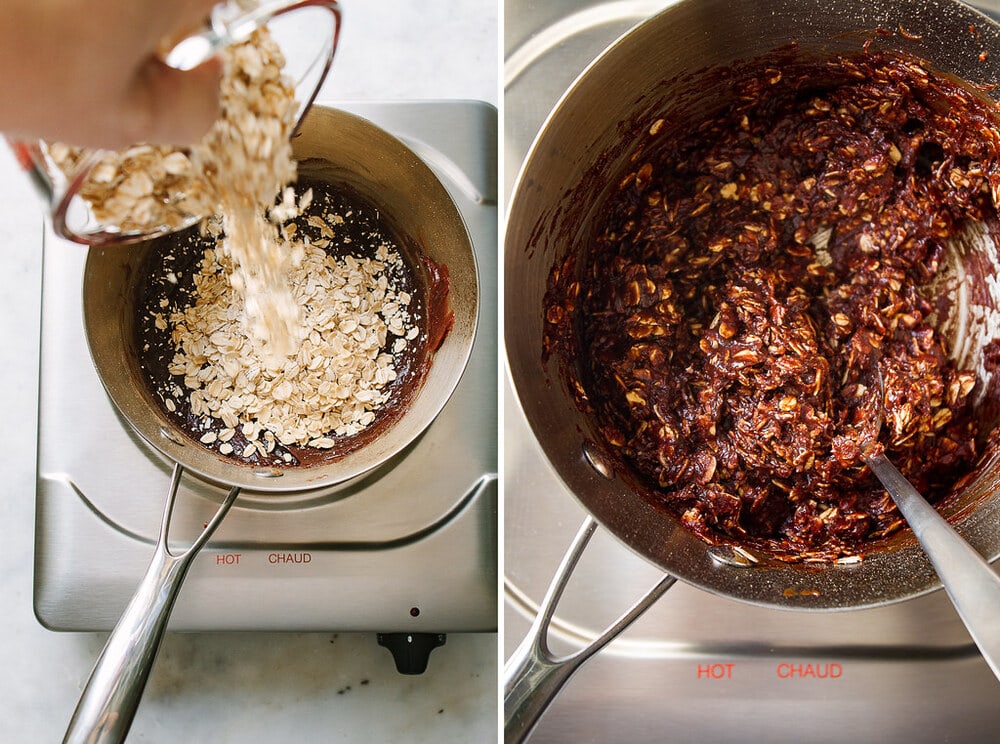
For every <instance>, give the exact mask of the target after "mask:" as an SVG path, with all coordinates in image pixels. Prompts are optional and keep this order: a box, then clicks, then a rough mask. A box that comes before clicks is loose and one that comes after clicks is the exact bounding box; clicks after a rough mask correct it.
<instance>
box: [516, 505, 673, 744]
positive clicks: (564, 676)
mask: <svg viewBox="0 0 1000 744" xmlns="http://www.w3.org/2000/svg"><path fill="white" fill-rule="evenodd" d="M596 530H597V521H596V520H595V519H594V518H593V517H589V516H588V517H587V518H586V520H584V523H583V525H582V526H581V527H580V530H579V531H578V532H577V534H576V538H574V540H573V543H572V544H571V545H570V547H569V549H568V550H567V551H566V554H565V555H564V556H563V559H562V562H561V563H560V564H559V568H558V569H557V570H556V573H555V576H553V577H552V582H551V583H550V584H549V588H548V591H547V592H546V593H545V598H544V599H543V600H542V604H541V606H540V607H539V608H538V614H537V615H536V617H535V621H534V622H533V623H532V625H531V629H530V630H529V631H528V635H527V636H526V637H525V639H524V640H523V641H522V642H521V645H520V646H518V648H517V650H516V651H514V653H513V654H511V657H510V659H508V660H507V664H506V665H505V667H504V741H505V742H507V743H508V744H513V743H515V742H521V741H524V740H525V739H526V738H527V737H528V735H529V734H530V733H531V731H532V729H534V727H535V724H537V723H538V719H539V718H541V716H542V714H543V713H544V712H545V710H546V709H547V708H548V707H549V705H550V704H551V703H552V701H553V700H555V698H556V696H557V695H558V694H559V692H560V690H562V688H563V685H565V684H566V682H567V681H569V678H570V677H572V676H573V674H574V673H575V672H576V671H577V669H579V668H580V667H581V666H583V664H584V662H586V661H587V660H588V659H590V658H591V657H592V656H593V655H594V654H596V653H597V652H598V651H600V650H601V649H602V648H604V647H605V646H606V645H607V644H608V643H610V642H611V641H612V640H613V639H614V638H615V637H616V636H618V635H619V634H620V633H621V632H622V631H624V630H625V629H626V628H628V627H629V626H630V625H631V624H632V623H633V622H634V621H635V620H637V619H638V618H639V617H640V616H641V615H642V613H644V612H645V611H646V610H647V609H649V607H651V606H652V605H653V603H654V602H656V600H658V599H659V598H660V597H661V596H662V595H663V593H664V592H665V591H667V589H669V588H670V587H671V586H673V584H674V582H675V581H676V579H675V578H674V577H673V576H670V575H669V574H667V575H664V576H663V578H662V579H660V581H659V582H657V584H656V585H655V586H654V587H653V588H652V589H650V590H649V591H648V592H647V593H646V594H644V595H643V596H642V597H641V598H640V599H639V600H638V601H637V602H636V603H635V604H634V605H632V607H631V608H629V610H628V611H626V612H625V613H624V614H623V615H622V616H621V617H619V618H618V620H616V621H615V622H614V624H612V625H610V626H609V627H608V628H607V629H605V631H604V632H603V633H601V635H600V636H598V637H597V638H595V639H594V640H593V641H591V642H590V643H589V644H587V645H586V646H584V647H583V648H581V649H580V650H578V651H576V652H575V653H573V654H570V655H569V656H565V657H563V658H558V659H557V658H554V657H553V656H552V654H551V652H550V651H549V647H548V640H547V637H548V629H549V624H550V622H551V621H552V616H553V614H554V613H555V608H556V605H557V604H558V603H559V599H560V598H561V597H562V593H563V591H564V590H565V588H566V585H567V584H568V583H569V578H570V576H571V575H572V573H573V569H574V568H576V564H577V563H578V562H579V560H580V556H582V555H583V551H584V549H585V548H586V547H587V543H589V542H590V538H591V537H592V536H593V534H594V532H595V531H596Z"/></svg>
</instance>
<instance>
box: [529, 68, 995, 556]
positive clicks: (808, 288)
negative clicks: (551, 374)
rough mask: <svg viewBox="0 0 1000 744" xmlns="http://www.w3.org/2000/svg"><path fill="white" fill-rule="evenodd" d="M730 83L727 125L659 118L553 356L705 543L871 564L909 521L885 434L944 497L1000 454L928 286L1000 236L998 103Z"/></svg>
mask: <svg viewBox="0 0 1000 744" xmlns="http://www.w3.org/2000/svg"><path fill="white" fill-rule="evenodd" d="M731 75H732V78H733V83H732V85H733V93H734V95H733V104H732V105H731V106H730V107H729V108H728V109H727V110H725V111H724V112H722V113H721V114H720V115H719V116H717V117H715V118H711V119H709V120H706V121H704V122H702V123H701V124H700V125H699V126H697V127H694V128H693V130H692V128H690V127H688V128H686V129H683V130H682V131H680V132H678V131H677V130H678V127H677V126H676V125H674V124H673V122H671V121H670V120H669V119H667V120H660V121H656V122H650V126H649V130H648V137H644V138H643V142H642V143H640V144H641V145H642V146H641V147H640V148H639V150H638V151H639V152H640V153H642V154H641V156H640V158H639V159H637V160H635V162H634V165H633V167H634V168H635V170H634V171H633V172H631V173H629V174H627V175H626V177H625V178H624V179H623V180H622V181H621V182H620V184H619V189H618V193H617V195H616V196H614V197H612V199H611V202H610V206H609V208H608V210H607V212H606V215H605V218H604V222H603V224H604V225H605V227H604V229H603V232H602V234H601V235H600V237H599V239H598V240H597V243H596V245H594V246H592V247H591V248H590V249H589V250H588V251H585V252H584V253H583V255H581V256H580V257H579V258H578V257H576V256H571V257H569V258H567V259H566V261H565V262H564V263H562V264H560V265H559V266H557V267H555V268H554V270H553V272H552V276H551V278H550V286H549V293H548V296H547V299H546V321H547V323H546V329H547V333H546V342H545V343H546V353H557V354H560V355H561V356H562V357H563V358H564V359H565V361H567V362H569V363H570V364H569V366H570V367H571V368H572V369H574V370H576V372H574V374H578V376H579V379H578V380H576V382H577V383H580V384H582V388H581V390H582V392H581V393H580V395H579V399H580V400H581V403H582V405H584V406H586V407H587V408H588V409H589V410H592V411H593V413H594V414H595V415H596V417H597V420H598V422H599V429H600V431H601V432H602V434H603V436H604V438H605V439H606V442H607V443H608V444H609V445H610V446H611V447H612V448H613V450H614V451H616V452H617V453H618V454H619V455H620V457H621V459H622V460H623V461H624V462H625V463H626V464H627V465H628V467H629V468H630V469H631V470H632V471H633V473H634V474H635V477H636V479H637V480H638V481H639V482H640V485H641V486H642V487H643V490H645V491H647V492H648V493H649V497H650V498H652V499H653V500H655V502H657V503H659V504H662V505H663V506H664V507H666V508H667V509H669V510H670V511H671V512H673V513H674V514H676V515H677V516H678V517H679V518H680V519H681V521H682V522H683V523H684V524H685V525H686V526H687V527H688V528H690V529H691V530H692V531H694V532H695V533H696V534H698V535H699V536H700V537H702V538H703V539H705V540H706V541H709V542H727V543H735V544H738V545H741V546H744V547H747V548H750V549H757V550H763V551H765V552H767V553H769V554H771V555H773V556H775V557H777V558H779V559H782V560H791V561H794V560H803V559H804V560H833V559H837V558H840V557H844V556H853V555H859V554H862V553H863V552H864V550H865V546H866V543H868V542H869V541H871V540H874V539H876V538H878V537H881V536H883V535H885V534H887V533H889V532H891V531H894V530H896V529H898V528H899V526H900V525H901V518H900V516H899V514H898V512H897V511H896V509H895V507H894V505H893V504H892V502H891V500H890V499H889V497H888V495H887V494H886V493H885V491H884V490H883V489H882V488H881V486H880V485H878V483H877V481H875V479H874V477H873V476H872V475H871V474H870V472H869V471H868V469H867V467H866V466H865V465H864V462H863V460H862V457H861V445H862V444H864V443H865V441H866V440H867V439H868V438H869V437H870V436H871V434H872V432H873V429H874V422H876V421H877V420H878V418H879V416H880V415H881V417H882V420H883V423H882V426H881V430H880V434H879V436H878V441H879V442H880V445H881V446H884V448H885V450H886V452H887V453H888V456H889V458H890V459H891V460H892V461H893V462H895V463H896V464H897V465H898V466H899V468H900V469H901V470H902V472H903V473H904V474H905V475H906V476H907V477H908V478H909V479H910V480H911V481H912V482H913V483H914V485H915V486H916V487H917V488H918V489H919V490H921V491H922V492H923V493H925V494H927V495H928V496H929V497H930V498H931V499H932V500H933V499H939V498H941V497H943V496H944V495H945V494H947V493H948V492H949V490H950V489H952V488H954V487H955V486H956V483H957V482H959V481H960V479H962V477H963V476H965V475H966V474H967V473H969V472H970V471H971V469H972V468H973V466H974V464H975V460H976V457H977V444H976V442H977V437H979V438H980V441H981V439H982V438H985V435H986V434H988V432H979V431H978V429H977V419H976V417H975V416H973V411H972V410H971V405H970V403H969V396H970V393H971V392H972V390H973V387H974V384H975V381H976V377H975V374H974V373H973V372H972V371H971V370H960V369H956V367H955V365H954V363H953V362H952V361H950V359H949V356H948V352H949V350H948V349H947V348H946V342H945V340H944V338H943V337H942V335H941V334H940V333H939V332H938V331H937V330H936V329H935V327H934V319H935V312H936V310H938V309H939V300H940V298H939V297H937V296H935V291H936V290H935V289H934V284H933V282H934V279H935V277H936V275H937V274H938V272H939V269H940V264H941V261H942V258H943V256H944V251H945V247H946V243H947V241H948V240H949V238H951V237H953V236H954V235H956V233H958V231H960V230H961V229H962V227H963V225H965V224H966V221H968V220H977V221H981V222H984V223H986V224H987V225H990V226H995V225H996V224H997V221H996V207H995V204H996V200H997V196H998V195H1000V157H998V155H1000V149H998V143H1000V133H998V129H997V126H996V123H995V120H994V111H993V109H992V107H991V105H990V104H989V103H986V102H984V101H983V100H982V99H981V98H979V97H978V96H977V95H975V94H973V93H971V92H969V91H968V90H967V89H965V88H964V87H960V86H959V85H957V84H955V83H953V82H951V81H949V80H946V79H944V78H943V77H940V76H937V75H934V74H931V73H929V72H928V71H927V70H926V69H925V68H924V67H923V66H921V65H920V64H918V63H916V62H915V61H913V60H909V59H900V58H896V57H892V56H886V55H877V54H865V55H859V56H857V57H855V58H851V59H836V60H830V61H813V62H801V61H799V62H785V63H782V64H781V65H780V66H777V65H775V64H774V60H771V61H770V62H765V63H755V64H750V65H747V66H745V67H743V68H741V69H737V70H732V71H731ZM876 366H877V368H878V369H877V371H876V369H875V367H876ZM880 378H881V383H880ZM880 385H881V386H883V387H884V406H883V405H881V404H880V396H879V387H880ZM880 408H881V409H882V410H880Z"/></svg>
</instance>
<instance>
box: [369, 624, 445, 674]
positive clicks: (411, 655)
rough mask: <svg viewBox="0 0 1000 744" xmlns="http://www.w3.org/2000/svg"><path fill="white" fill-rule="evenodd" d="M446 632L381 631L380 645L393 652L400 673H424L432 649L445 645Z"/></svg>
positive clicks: (379, 636)
mask: <svg viewBox="0 0 1000 744" xmlns="http://www.w3.org/2000/svg"><path fill="white" fill-rule="evenodd" d="M444 640H445V634H444V633H379V634H378V645H380V646H385V647H386V648H387V649H389V651H391V652H392V658H393V659H395V661H396V671H397V672H399V673H400V674H423V673H424V672H425V671H426V670H427V660H428V659H429V658H430V655H431V651H433V650H434V649H436V648H437V647H438V646H443V645H444Z"/></svg>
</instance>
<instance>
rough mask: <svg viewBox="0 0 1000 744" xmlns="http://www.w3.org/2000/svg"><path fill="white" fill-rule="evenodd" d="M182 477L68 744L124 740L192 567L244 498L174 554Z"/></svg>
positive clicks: (92, 678)
mask: <svg viewBox="0 0 1000 744" xmlns="http://www.w3.org/2000/svg"><path fill="white" fill-rule="evenodd" d="M181 473H182V468H181V466H180V465H176V466H175V467H174V474H173V478H172V479H171V483H170V493H169V495H168V497H167V500H166V504H165V505H164V509H163V519H162V522H161V525H160V535H159V539H158V540H157V543H156V548H155V550H154V553H153V560H152V561H151V562H150V564H149V568H148V569H147V570H146V574H145V576H144V577H143V579H142V582H141V583H140V584H139V587H138V589H137V590H136V592H135V594H134V595H133V597H132V600H131V601H130V602H129V604H128V606H127V607H126V608H125V612H124V613H123V614H122V616H121V619H119V621H118V624H117V625H116V626H115V629H114V630H113V631H112V632H111V635H110V637H109V638H108V641H107V644H106V645H105V646H104V650H103V651H102V652H101V655H100V657H99V658H98V660H97V663H96V664H95V666H94V670H93V671H92V672H91V674H90V679H89V680H88V681H87V686H86V688H85V689H84V691H83V695H82V696H81V698H80V702H79V703H78V704H77V706H76V711H75V712H74V713H73V718H72V719H71V720H70V723H69V728H68V729H67V731H66V736H65V737H64V738H63V742H64V744H111V742H122V741H124V740H125V736H126V735H127V734H128V730H129V727H130V726H131V725H132V719H133V717H134V716H135V711H136V709H137V708H138V707H139V701H140V700H141V699H142V693H143V690H144V689H145V687H146V681H147V680H148V679H149V672H150V670H151V669H152V666H153V661H154V660H155V659H156V652H157V650H158V649H159V647H160V641H161V639H162V638H163V632H164V631H165V630H166V628H167V621H168V620H169V618H170V611H171V610H172V609H173V606H174V601H175V600H176V599H177V595H178V593H179V592H180V588H181V584H182V583H183V582H184V576H185V574H186V573H187V569H188V566H190V564H191V561H192V559H193V558H194V556H195V555H196V554H197V553H198V551H199V550H201V547H202V546H203V545H204V544H205V543H206V542H207V541H208V538H209V537H210V536H211V534H212V532H214V531H215V528H216V527H217V526H218V524H219V523H220V522H221V521H222V517H223V516H225V514H226V512H228V511H229V508H230V507H231V506H232V504H233V502H234V501H235V500H236V496H237V495H238V494H239V489H238V488H233V489H232V490H231V491H230V492H229V495H228V497H227V498H226V500H225V501H224V502H223V503H222V505H221V506H220V507H219V509H218V511H217V512H216V514H215V516H214V517H213V518H212V521H210V522H209V523H208V525H207V526H206V527H205V529H204V530H203V531H202V533H201V535H200V536H199V537H198V540H197V541H196V542H195V543H193V544H192V545H191V547H190V548H188V549H187V550H186V551H185V552H184V553H183V554H181V555H178V556H175V555H172V554H171V553H170V551H169V549H168V547H167V535H168V532H169V526H170V515H171V512H172V511H173V505H174V501H175V498H176V495H177V486H178V483H179V481H180V476H181Z"/></svg>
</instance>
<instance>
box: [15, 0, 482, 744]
mask: <svg viewBox="0 0 1000 744" xmlns="http://www.w3.org/2000/svg"><path fill="white" fill-rule="evenodd" d="M343 7H344V16H345V17H344V29H343V34H342V36H341V45H340V49H339V50H338V53H337V57H336V59H335V60H334V65H333V71H332V73H331V75H330V77H329V78H328V80H327V83H326V84H325V86H324V88H323V90H322V91H321V93H320V98H321V99H324V100H338V99H340V100H351V101H366V100H402V99H477V100H484V101H487V102H489V103H491V104H493V105H496V104H497V23H498V14H497V5H496V3H494V2H493V1H492V0H422V2H412V1H410V0H383V1H382V2H373V1H371V0H369V1H367V2H366V1H364V0H344V2H343ZM41 241H42V213H41V209H40V206H39V201H38V199H37V197H36V196H35V194H34V192H33V191H32V190H31V188H30V185H29V183H28V181H27V179H26V178H25V177H24V176H23V175H22V174H21V173H20V172H19V171H18V169H17V167H16V165H15V163H14V160H13V158H12V156H11V155H10V153H9V151H8V150H7V149H6V148H4V147H0V260H2V262H3V263H2V270H0V309H2V312H0V348H2V349H3V352H2V359H3V365H4V373H3V375H2V376H0V410H3V411H5V413H6V416H7V419H6V420H7V425H6V426H4V427H2V428H0V452H2V453H3V455H2V458H3V459H2V462H3V465H4V469H5V471H6V473H7V476H6V478H5V480H6V484H5V487H4V488H3V489H2V496H0V563H2V565H3V570H2V571H0V601H2V603H3V607H4V611H3V612H2V613H0V675H2V679H3V683H2V687H3V694H2V695H0V741H5V742H6V741H10V742H13V741H17V742H53V741H59V740H60V739H61V737H62V734H63V732H64V730H65V726H66V723H67V722H68V721H69V718H70V716H71V715H72V712H73V709H74V707H75V705H76V702H77V698H78V696H79V694H80V691H81V689H82V687H83V684H84V682H85V681H86V678H87V675H88V674H89V672H90V668H91V665H92V664H93V662H94V660H95V659H96V657H97V655H98V653H99V652H100V650H101V647H102V646H103V644H104V639H105V637H106V634H104V633H52V632H49V631H47V630H45V629H43V628H42V627H41V626H40V625H39V624H38V622H37V621H36V620H35V617H34V615H33V613H32V560H33V532H34V491H35V451H36V442H35V439H36V422H37V413H36V407H37V390H38V344H39V338H38V328H39V289H40V275H41V245H42V243H41ZM496 678H497V650H496V635H495V634H478V635H476V634H452V635H449V636H448V639H447V643H446V644H445V645H444V646H443V647H442V648H438V649H436V650H435V651H434V652H433V653H432V654H431V658H430V663H429V665H428V669H427V672H426V673H425V674H424V675H422V676H417V677H405V676H402V675H399V674H397V673H396V670H395V667H394V665H393V661H392V657H391V655H390V654H389V652H388V651H387V650H385V649H383V648H380V647H379V646H378V645H377V644H376V642H375V637H374V634H373V633H372V634H344V633H341V634H336V635H333V634H280V633H274V634H259V633H258V634H253V633H243V634H239V633H214V634H168V635H167V638H166V640H165V642H164V645H163V647H162V650H161V652H160V656H159V658H158V660H157V663H156V666H155V667H154V670H153V674H152V677H151V680H150V683H149V686H148V688H147V690H146V695H145V698H144V700H143V703H142V705H141V706H140V708H139V712H138V714H137V716H136V719H135V723H134V725H133V728H132V733H131V735H130V738H129V741H134V742H154V743H157V744H159V743H160V742H175V741H206V742H207V741H211V742H214V743H217V744H222V743H223V742H240V744H254V743H256V742H289V741H294V742H334V741H350V742H356V741H373V742H383V741H384V742H401V741H432V740H433V741H444V742H451V741H456V742H457V741H475V742H485V741H490V740H493V739H494V738H495V736H496V721H497V705H496Z"/></svg>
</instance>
